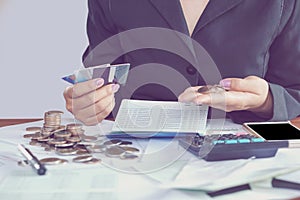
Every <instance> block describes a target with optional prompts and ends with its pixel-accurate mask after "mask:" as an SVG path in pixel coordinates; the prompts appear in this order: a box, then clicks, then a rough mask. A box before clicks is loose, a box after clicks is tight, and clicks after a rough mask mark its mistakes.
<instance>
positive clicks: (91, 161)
mask: <svg viewBox="0 0 300 200" xmlns="http://www.w3.org/2000/svg"><path fill="white" fill-rule="evenodd" d="M100 162H101V159H98V158H93V159H92V160H89V161H86V162H83V163H84V164H97V163H100Z"/></svg>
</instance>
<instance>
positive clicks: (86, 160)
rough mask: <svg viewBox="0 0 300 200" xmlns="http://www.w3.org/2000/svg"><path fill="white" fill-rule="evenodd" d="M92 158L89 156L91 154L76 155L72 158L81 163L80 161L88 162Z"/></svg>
mask: <svg viewBox="0 0 300 200" xmlns="http://www.w3.org/2000/svg"><path fill="white" fill-rule="evenodd" d="M92 159H93V156H91V155H85V156H78V157H75V158H73V162H76V163H82V162H88V161H90V160H92Z"/></svg>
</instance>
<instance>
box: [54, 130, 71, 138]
mask: <svg viewBox="0 0 300 200" xmlns="http://www.w3.org/2000/svg"><path fill="white" fill-rule="evenodd" d="M71 135H72V134H71V133H69V132H67V131H58V132H55V133H54V136H55V137H56V138H67V137H71Z"/></svg>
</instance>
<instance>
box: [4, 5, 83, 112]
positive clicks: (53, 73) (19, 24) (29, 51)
mask: <svg viewBox="0 0 300 200" xmlns="http://www.w3.org/2000/svg"><path fill="white" fill-rule="evenodd" d="M86 18H87V1H86V0H50V1H48V0H0V67H1V70H0V75H1V76H0V92H1V93H0V118H22V117H24V118H30V117H42V116H43V113H44V112H45V111H47V110H50V109H60V110H64V111H65V105H64V104H65V103H64V99H63V95H62V93H63V90H64V88H65V87H66V86H68V83H66V82H63V81H62V80H61V77H62V76H64V75H67V74H70V73H72V72H73V71H74V70H75V69H78V68H79V67H80V66H81V65H82V63H81V55H82V53H83V52H84V50H85V48H86V46H87V37H86ZM66 116H70V114H66Z"/></svg>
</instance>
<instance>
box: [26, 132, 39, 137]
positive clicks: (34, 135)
mask: <svg viewBox="0 0 300 200" xmlns="http://www.w3.org/2000/svg"><path fill="white" fill-rule="evenodd" d="M37 135H39V133H29V134H24V135H23V137H24V138H33V137H36V136H37Z"/></svg>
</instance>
